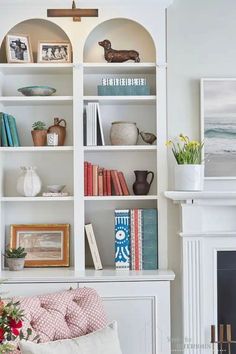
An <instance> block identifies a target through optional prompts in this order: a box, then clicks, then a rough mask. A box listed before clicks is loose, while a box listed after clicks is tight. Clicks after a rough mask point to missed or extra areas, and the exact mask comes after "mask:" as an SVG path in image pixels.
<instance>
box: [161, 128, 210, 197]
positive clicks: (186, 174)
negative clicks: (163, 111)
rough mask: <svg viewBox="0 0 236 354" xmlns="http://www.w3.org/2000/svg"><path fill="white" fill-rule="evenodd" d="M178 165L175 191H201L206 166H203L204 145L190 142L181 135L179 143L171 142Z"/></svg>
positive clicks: (169, 144) (176, 167)
mask: <svg viewBox="0 0 236 354" xmlns="http://www.w3.org/2000/svg"><path fill="white" fill-rule="evenodd" d="M167 146H170V147H171V149H172V152H173V154H174V157H175V160H176V162H177V165H176V166H175V190H179V191H201V190H203V185H204V165H203V164H202V148H203V143H201V142H198V141H190V140H189V138H188V137H187V136H184V135H183V134H180V135H179V139H178V141H177V142H173V141H172V140H169V141H168V142H167Z"/></svg>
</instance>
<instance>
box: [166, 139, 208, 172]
mask: <svg viewBox="0 0 236 354" xmlns="http://www.w3.org/2000/svg"><path fill="white" fill-rule="evenodd" d="M203 145H204V143H200V142H198V141H195V140H192V141H191V140H189V138H188V137H187V136H184V135H183V134H180V135H179V141H177V142H173V141H171V140H169V141H168V142H167V146H170V147H171V149H172V152H173V154H174V157H175V159H176V162H177V164H178V165H184V164H186V165H200V164H201V163H202V148H203Z"/></svg>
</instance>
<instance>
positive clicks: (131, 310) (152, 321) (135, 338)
mask: <svg viewBox="0 0 236 354" xmlns="http://www.w3.org/2000/svg"><path fill="white" fill-rule="evenodd" d="M79 286H80V287H83V286H86V287H92V288H94V289H95V290H97V292H98V294H99V295H100V296H101V297H102V298H103V301H104V306H105V309H106V311H107V315H108V319H109V321H113V320H116V321H117V322H118V331H119V338H120V342H121V348H122V354H137V353H139V354H170V341H169V338H170V302H169V301H170V299H169V282H134V283H132V282H130V283H125V282H107V283H105V282H104V283H83V284H82V283H80V284H79Z"/></svg>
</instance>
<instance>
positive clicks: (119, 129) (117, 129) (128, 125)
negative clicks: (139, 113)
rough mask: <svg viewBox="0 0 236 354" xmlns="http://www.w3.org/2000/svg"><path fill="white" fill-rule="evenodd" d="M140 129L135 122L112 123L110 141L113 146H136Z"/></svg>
mask: <svg viewBox="0 0 236 354" xmlns="http://www.w3.org/2000/svg"><path fill="white" fill-rule="evenodd" d="M138 134H139V132H138V128H137V126H136V123H133V122H112V126H111V130H110V140H111V144H112V145H136V144H137V142H138Z"/></svg>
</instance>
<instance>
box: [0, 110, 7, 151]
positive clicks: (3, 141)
mask: <svg viewBox="0 0 236 354" xmlns="http://www.w3.org/2000/svg"><path fill="white" fill-rule="evenodd" d="M3 116H4V113H2V112H0V121H1V122H0V123H1V145H2V146H4V147H8V141H7V132H6V127H5V123H4V119H3Z"/></svg>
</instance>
